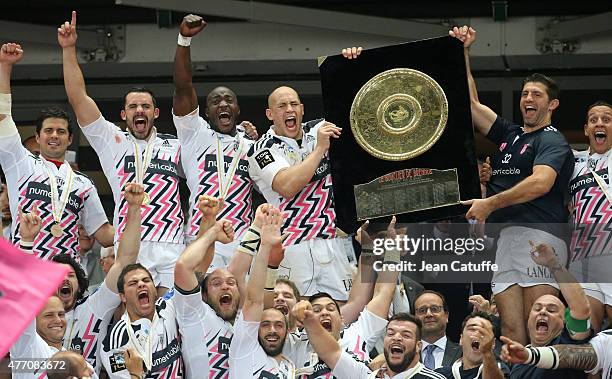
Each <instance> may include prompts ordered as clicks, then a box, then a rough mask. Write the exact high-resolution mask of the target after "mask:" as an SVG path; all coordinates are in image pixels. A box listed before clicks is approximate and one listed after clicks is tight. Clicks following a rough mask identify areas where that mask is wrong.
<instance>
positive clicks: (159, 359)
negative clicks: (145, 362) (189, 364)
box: [151, 338, 181, 372]
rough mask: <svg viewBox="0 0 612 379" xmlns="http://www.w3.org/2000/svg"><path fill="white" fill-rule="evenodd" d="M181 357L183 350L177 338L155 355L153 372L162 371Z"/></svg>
mask: <svg viewBox="0 0 612 379" xmlns="http://www.w3.org/2000/svg"><path fill="white" fill-rule="evenodd" d="M180 356H181V348H180V346H179V344H178V341H177V340H176V338H175V339H174V340H173V341H172V342H171V343H170V344H169V345H168V346H166V348H165V349H163V350H161V351H156V352H155V353H153V368H152V369H151V371H152V372H155V371H160V370H161V369H163V368H164V367H168V366H170V365H171V364H172V363H174V361H176V360H177V359H178V358H179V357H180Z"/></svg>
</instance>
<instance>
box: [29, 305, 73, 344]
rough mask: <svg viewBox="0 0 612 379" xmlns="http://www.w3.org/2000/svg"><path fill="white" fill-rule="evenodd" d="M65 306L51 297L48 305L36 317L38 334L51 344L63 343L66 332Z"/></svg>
mask: <svg viewBox="0 0 612 379" xmlns="http://www.w3.org/2000/svg"><path fill="white" fill-rule="evenodd" d="M65 313H66V312H65V311H64V305H63V304H62V301H61V300H60V299H59V298H57V297H56V296H51V297H50V298H49V300H48V301H47V305H45V307H44V308H43V309H42V311H41V312H40V313H39V314H38V315H37V316H36V332H37V333H38V335H39V336H41V337H42V339H43V340H45V342H47V343H49V344H51V343H52V344H58V343H60V344H61V343H62V339H63V338H64V333H65V332H66V317H65Z"/></svg>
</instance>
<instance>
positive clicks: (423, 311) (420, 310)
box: [416, 305, 444, 316]
mask: <svg viewBox="0 0 612 379" xmlns="http://www.w3.org/2000/svg"><path fill="white" fill-rule="evenodd" d="M427 310H430V311H431V313H434V314H437V313H442V311H444V307H442V306H440V305H432V306H430V307H421V308H417V309H416V314H417V315H419V316H422V315H425V314H427Z"/></svg>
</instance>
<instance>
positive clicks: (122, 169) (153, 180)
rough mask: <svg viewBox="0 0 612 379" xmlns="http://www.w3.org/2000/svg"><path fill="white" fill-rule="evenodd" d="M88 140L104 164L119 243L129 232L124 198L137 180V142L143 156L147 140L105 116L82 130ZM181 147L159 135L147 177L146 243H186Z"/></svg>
mask: <svg viewBox="0 0 612 379" xmlns="http://www.w3.org/2000/svg"><path fill="white" fill-rule="evenodd" d="M81 130H82V131H83V134H84V135H85V137H87V140H88V141H89V143H90V144H91V146H92V147H93V148H94V150H95V151H96V153H97V154H98V157H99V158H100V165H101V166H102V170H103V171H104V175H106V178H107V179H108V182H109V184H110V187H111V190H112V191H113V198H114V200H115V212H114V215H115V216H114V218H113V225H114V226H115V231H116V232H115V242H117V241H119V239H120V238H121V236H122V235H123V230H124V229H125V223H126V217H127V208H128V204H127V201H125V198H124V197H123V192H122V191H123V188H124V187H125V185H126V184H127V183H129V182H133V181H135V180H136V171H135V162H134V145H133V142H132V141H135V142H136V144H137V145H138V147H139V150H140V153H141V154H142V155H143V160H144V151H145V149H146V146H147V141H145V140H140V139H136V138H134V137H133V136H132V135H131V134H130V133H128V132H124V131H122V130H121V129H119V127H117V126H116V125H115V124H113V123H111V122H109V121H106V120H105V119H104V117H102V116H100V118H99V119H97V120H96V121H94V122H92V123H91V124H89V125H87V126H83V127H82V128H81ZM180 153H181V147H180V145H179V142H178V139H177V138H176V137H175V136H172V135H169V134H161V133H157V136H156V138H155V141H154V142H153V152H152V157H151V163H150V164H149V167H148V168H147V172H146V173H145V175H144V178H143V182H144V183H143V185H144V187H145V191H146V192H147V193H148V194H149V197H150V199H151V201H150V203H149V204H147V205H143V206H142V207H141V211H142V226H141V236H142V241H150V242H170V243H183V242H184V233H183V220H184V218H183V212H182V210H181V199H180V197H179V187H178V183H179V175H180V173H181V170H182V169H181V166H180Z"/></svg>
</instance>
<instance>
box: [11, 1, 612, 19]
mask: <svg viewBox="0 0 612 379" xmlns="http://www.w3.org/2000/svg"><path fill="white" fill-rule="evenodd" d="M171 1H172V0H168V2H169V3H170V2H171ZM245 1H246V0H245ZM258 1H264V2H268V3H277V4H284V5H293V6H300V7H310V8H315V9H324V10H333V11H342V12H352V13H361V14H367V15H375V16H381V17H392V18H412V19H419V18H440V19H452V18H463V17H491V16H492V4H491V3H492V2H491V1H490V0H476V1H466V0H460V1H443V0H394V1H377V0H350V1H347V0H258ZM72 9H76V10H77V11H78V12H79V24H81V25H86V24H90V25H100V24H127V23H152V24H155V23H157V19H158V14H157V12H156V11H155V10H153V9H145V8H135V7H128V6H121V5H115V1H114V0H78V1H77V0H26V1H9V0H3V1H2V5H0V20H8V21H17V22H28V23H35V24H45V25H56V24H58V23H60V22H61V21H62V20H64V19H67V18H68V17H69V15H70V11H71V10H72ZM607 11H612V1H610V0H589V1H582V2H565V1H542V0H508V16H509V17H510V18H512V17H522V16H571V15H588V14H596V13H602V12H607ZM164 16H165V17H166V19H167V16H168V15H167V14H165V15H164ZM204 16H205V15H204ZM182 17H183V14H182V13H176V14H174V13H173V14H172V15H171V20H169V23H170V24H171V25H173V24H178V22H179V20H180V19H181V18H182ZM207 19H208V21H225V20H228V19H220V18H213V17H208V18H207Z"/></svg>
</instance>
